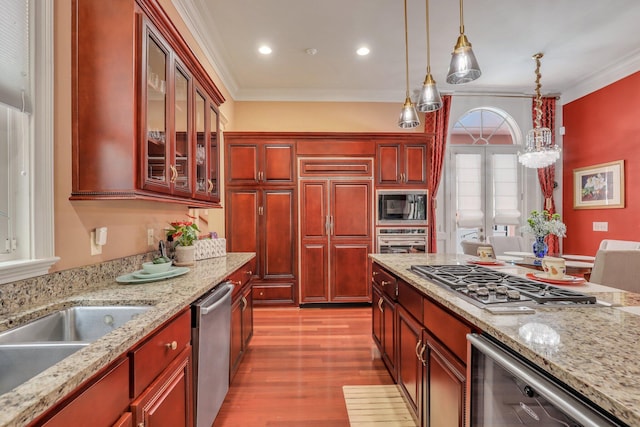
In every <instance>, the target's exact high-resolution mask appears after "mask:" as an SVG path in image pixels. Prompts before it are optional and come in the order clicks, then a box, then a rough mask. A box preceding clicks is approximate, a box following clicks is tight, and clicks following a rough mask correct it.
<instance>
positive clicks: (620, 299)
mask: <svg viewBox="0 0 640 427" xmlns="http://www.w3.org/2000/svg"><path fill="white" fill-rule="evenodd" d="M370 258H371V259H372V260H373V261H374V262H375V263H377V264H378V265H380V266H382V267H384V268H385V269H386V270H387V271H389V272H390V273H392V274H393V275H395V276H396V277H398V278H400V279H401V280H403V281H404V282H406V283H407V284H409V285H410V286H412V287H413V288H415V289H416V290H418V291H419V292H420V293H422V294H423V295H425V296H427V297H429V298H431V299H432V300H434V301H435V302H437V303H438V304H440V305H442V306H444V307H445V308H446V309H448V310H449V311H450V312H452V313H454V314H455V315H456V316H459V317H460V318H461V319H464V320H465V321H466V322H468V323H469V324H471V325H473V326H474V327H475V328H477V329H478V330H481V331H483V332H485V333H487V334H488V335H490V336H492V337H494V338H496V339H497V340H499V341H500V342H502V343H503V344H505V345H506V346H507V347H509V348H511V349H513V350H514V351H515V352H517V353H519V354H520V355H522V356H523V357H524V358H526V359H528V360H529V361H530V362H532V363H533V364H535V365H537V366H538V367H539V368H541V369H542V370H544V371H546V372H547V373H548V374H550V375H552V376H553V377H555V378H557V379H559V380H560V381H562V382H564V383H565V384H567V385H569V386H570V387H571V388H573V389H574V390H576V391H577V392H578V393H580V394H582V395H583V396H584V397H586V398H587V399H589V400H591V401H592V402H593V403H595V404H596V405H598V406H600V407H601V408H602V409H604V410H605V411H607V412H609V413H611V414H612V415H614V416H615V417H617V418H618V419H620V420H621V421H623V422H625V423H627V424H629V425H631V426H637V425H640V365H638V364H637V361H636V359H637V357H638V355H639V354H640V342H639V340H638V335H639V332H638V331H640V316H639V315H637V314H635V313H640V311H638V310H639V306H640V295H638V294H632V293H628V292H624V291H617V290H614V289H612V288H608V287H604V286H599V285H594V284H589V283H587V284H586V285H584V286H580V287H576V286H572V288H574V290H577V291H579V292H584V293H588V294H592V295H594V296H596V297H597V299H598V300H599V301H603V302H607V303H610V304H614V305H616V307H608V306H598V307H563V308H559V307H554V308H551V307H550V308H547V307H545V308H539V307H536V312H535V314H519V315H493V314H490V313H489V312H488V311H486V310H484V309H483V308H480V307H477V306H476V305H473V304H471V303H470V302H468V301H467V300H465V299H463V298H461V297H460V296H458V295H457V294H456V293H454V292H451V291H450V290H448V289H446V288H445V287H443V286H441V285H438V284H434V283H433V282H431V281H429V280H427V279H424V278H422V277H420V276H418V275H417V274H415V273H413V272H412V271H410V267H411V266H412V265H424V264H466V263H467V261H468V260H469V259H470V257H469V256H467V255H458V256H456V255H439V254H426V255H425V254H373V255H370ZM495 268H497V269H499V270H501V271H503V272H505V273H509V274H516V275H524V274H526V273H527V272H529V270H527V269H524V268H521V267H517V266H514V265H511V264H504V265H501V266H498V267H495ZM527 323H539V324H543V325H547V326H549V327H550V328H553V330H554V331H555V332H557V334H558V335H559V337H560V341H559V344H557V345H555V346H539V345H533V344H531V343H529V342H527V341H526V340H525V339H524V338H523V337H522V336H520V334H519V329H520V328H521V327H522V326H523V325H525V324H527Z"/></svg>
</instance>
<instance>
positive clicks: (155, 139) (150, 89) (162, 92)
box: [145, 32, 169, 187]
mask: <svg viewBox="0 0 640 427" xmlns="http://www.w3.org/2000/svg"><path fill="white" fill-rule="evenodd" d="M146 49H147V55H146V60H147V64H146V65H147V76H146V77H147V85H146V89H147V94H146V179H145V182H146V183H151V184H159V185H161V186H165V187H166V186H168V174H167V167H168V155H169V150H168V149H167V147H168V144H167V140H166V137H167V63H168V60H169V53H168V51H167V50H166V49H165V48H164V47H163V46H162V44H161V43H160V42H159V41H158V40H157V39H156V38H155V37H154V36H153V35H152V34H151V33H150V32H147V36H146Z"/></svg>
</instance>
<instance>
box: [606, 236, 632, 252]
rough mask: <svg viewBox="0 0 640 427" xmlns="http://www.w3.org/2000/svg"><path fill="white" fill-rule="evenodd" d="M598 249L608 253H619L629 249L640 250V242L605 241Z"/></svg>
mask: <svg viewBox="0 0 640 427" xmlns="http://www.w3.org/2000/svg"><path fill="white" fill-rule="evenodd" d="M598 249H604V250H607V251H611V250H614V251H619V250H629V249H640V242H633V241H631V240H610V239H604V240H602V241H601V242H600V247H599V248H598Z"/></svg>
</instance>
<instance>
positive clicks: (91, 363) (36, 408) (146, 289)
mask: <svg viewBox="0 0 640 427" xmlns="http://www.w3.org/2000/svg"><path fill="white" fill-rule="evenodd" d="M254 257H255V254H254V253H229V254H227V255H226V256H224V257H219V258H210V259H205V260H201V261H197V262H196V265H194V266H192V267H190V271H189V272H188V273H187V274H185V275H183V276H179V277H176V278H173V279H167V280H162V281H158V282H151V283H144V284H126V285H123V284H119V283H117V282H116V281H115V280H108V281H105V282H104V283H101V284H99V285H98V286H95V287H94V288H93V289H91V290H87V291H84V292H81V293H76V294H73V295H72V296H68V297H65V298H53V299H52V301H51V303H50V304H47V305H43V306H38V307H30V308H29V309H25V310H20V311H19V312H15V313H10V314H7V315H2V316H0V330H2V329H6V328H7V326H8V325H10V326H16V325H19V324H22V323H25V322H27V321H28V320H31V319H34V318H38V317H41V316H43V315H44V314H47V313H48V312H51V311H55V310H58V309H60V308H66V307H72V306H77V305H151V306H152V308H151V309H149V310H147V311H146V312H144V313H143V314H141V315H139V316H137V317H136V318H135V319H134V320H131V321H129V322H127V323H126V324H125V325H123V326H121V327H120V328H117V329H115V330H113V331H112V332H110V333H109V334H107V335H105V336H104V337H102V338H100V339H99V340H97V341H95V342H93V343H91V344H90V345H88V346H87V347H85V348H83V349H81V350H79V351H77V352H76V353H74V354H72V355H71V356H69V357H67V358H66V359H64V360H62V361H61V362H59V363H57V364H56V365H54V366H52V367H51V368H49V369H47V370H46V371H44V372H42V373H40V374H39V375H37V376H36V377H34V378H32V379H31V380H29V381H27V382H26V383H24V384H22V385H20V386H18V387H16V388H15V389H13V390H12V391H10V392H8V393H5V394H3V395H0V408H2V411H0V426H3V427H9V426H11V427H13V426H24V425H26V424H28V423H29V422H30V421H31V420H33V419H34V418H36V417H37V416H38V415H40V414H41V413H43V412H44V411H46V410H47V409H48V408H49V407H51V406H52V405H53V404H54V403H55V402H57V401H58V400H59V399H61V398H62V397H64V396H65V395H66V394H68V393H69V392H70V391H72V390H74V389H75V388H76V387H77V386H79V385H80V384H81V383H82V382H84V381H85V380H87V379H89V378H90V377H91V376H92V375H94V374H95V373H97V372H98V371H100V369H101V368H103V367H104V366H106V365H107V364H109V363H110V362H112V361H113V360H115V359H117V358H118V357H119V356H120V355H122V354H123V353H125V352H126V351H127V350H129V349H130V348H131V347H132V346H134V345H135V344H136V343H137V342H138V341H140V340H141V339H143V338H144V337H145V336H146V335H148V334H149V333H150V332H152V331H153V330H154V329H156V328H157V327H158V326H160V325H161V324H162V323H163V322H165V321H166V320H168V319H169V318H170V317H172V316H173V315H175V314H176V313H178V312H180V311H181V310H183V309H184V308H185V307H187V306H189V305H190V304H191V303H192V302H194V301H195V300H197V299H198V298H199V297H200V296H202V295H203V294H205V293H206V292H207V291H209V290H210V289H212V288H214V287H215V286H216V285H217V284H218V283H220V282H221V281H222V280H223V279H224V278H226V277H227V276H228V275H229V274H231V273H232V272H234V271H236V270H237V269H238V268H240V267H241V266H242V265H243V264H245V263H246V262H248V261H250V260H251V259H252V258H254ZM130 272H131V271H123V272H121V273H120V274H126V273H130ZM114 277H115V276H114Z"/></svg>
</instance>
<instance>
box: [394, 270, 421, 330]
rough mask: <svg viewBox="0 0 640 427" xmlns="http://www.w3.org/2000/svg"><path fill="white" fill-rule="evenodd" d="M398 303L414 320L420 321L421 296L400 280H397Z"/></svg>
mask: <svg viewBox="0 0 640 427" xmlns="http://www.w3.org/2000/svg"><path fill="white" fill-rule="evenodd" d="M398 303H399V304H400V305H401V306H402V307H404V309H405V310H407V311H408V312H409V313H411V315H412V316H413V317H415V319H416V320H418V321H420V320H421V319H422V295H421V294H420V292H418V291H417V290H415V289H414V288H413V287H412V286H411V285H409V284H407V283H405V282H403V281H402V280H398Z"/></svg>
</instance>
